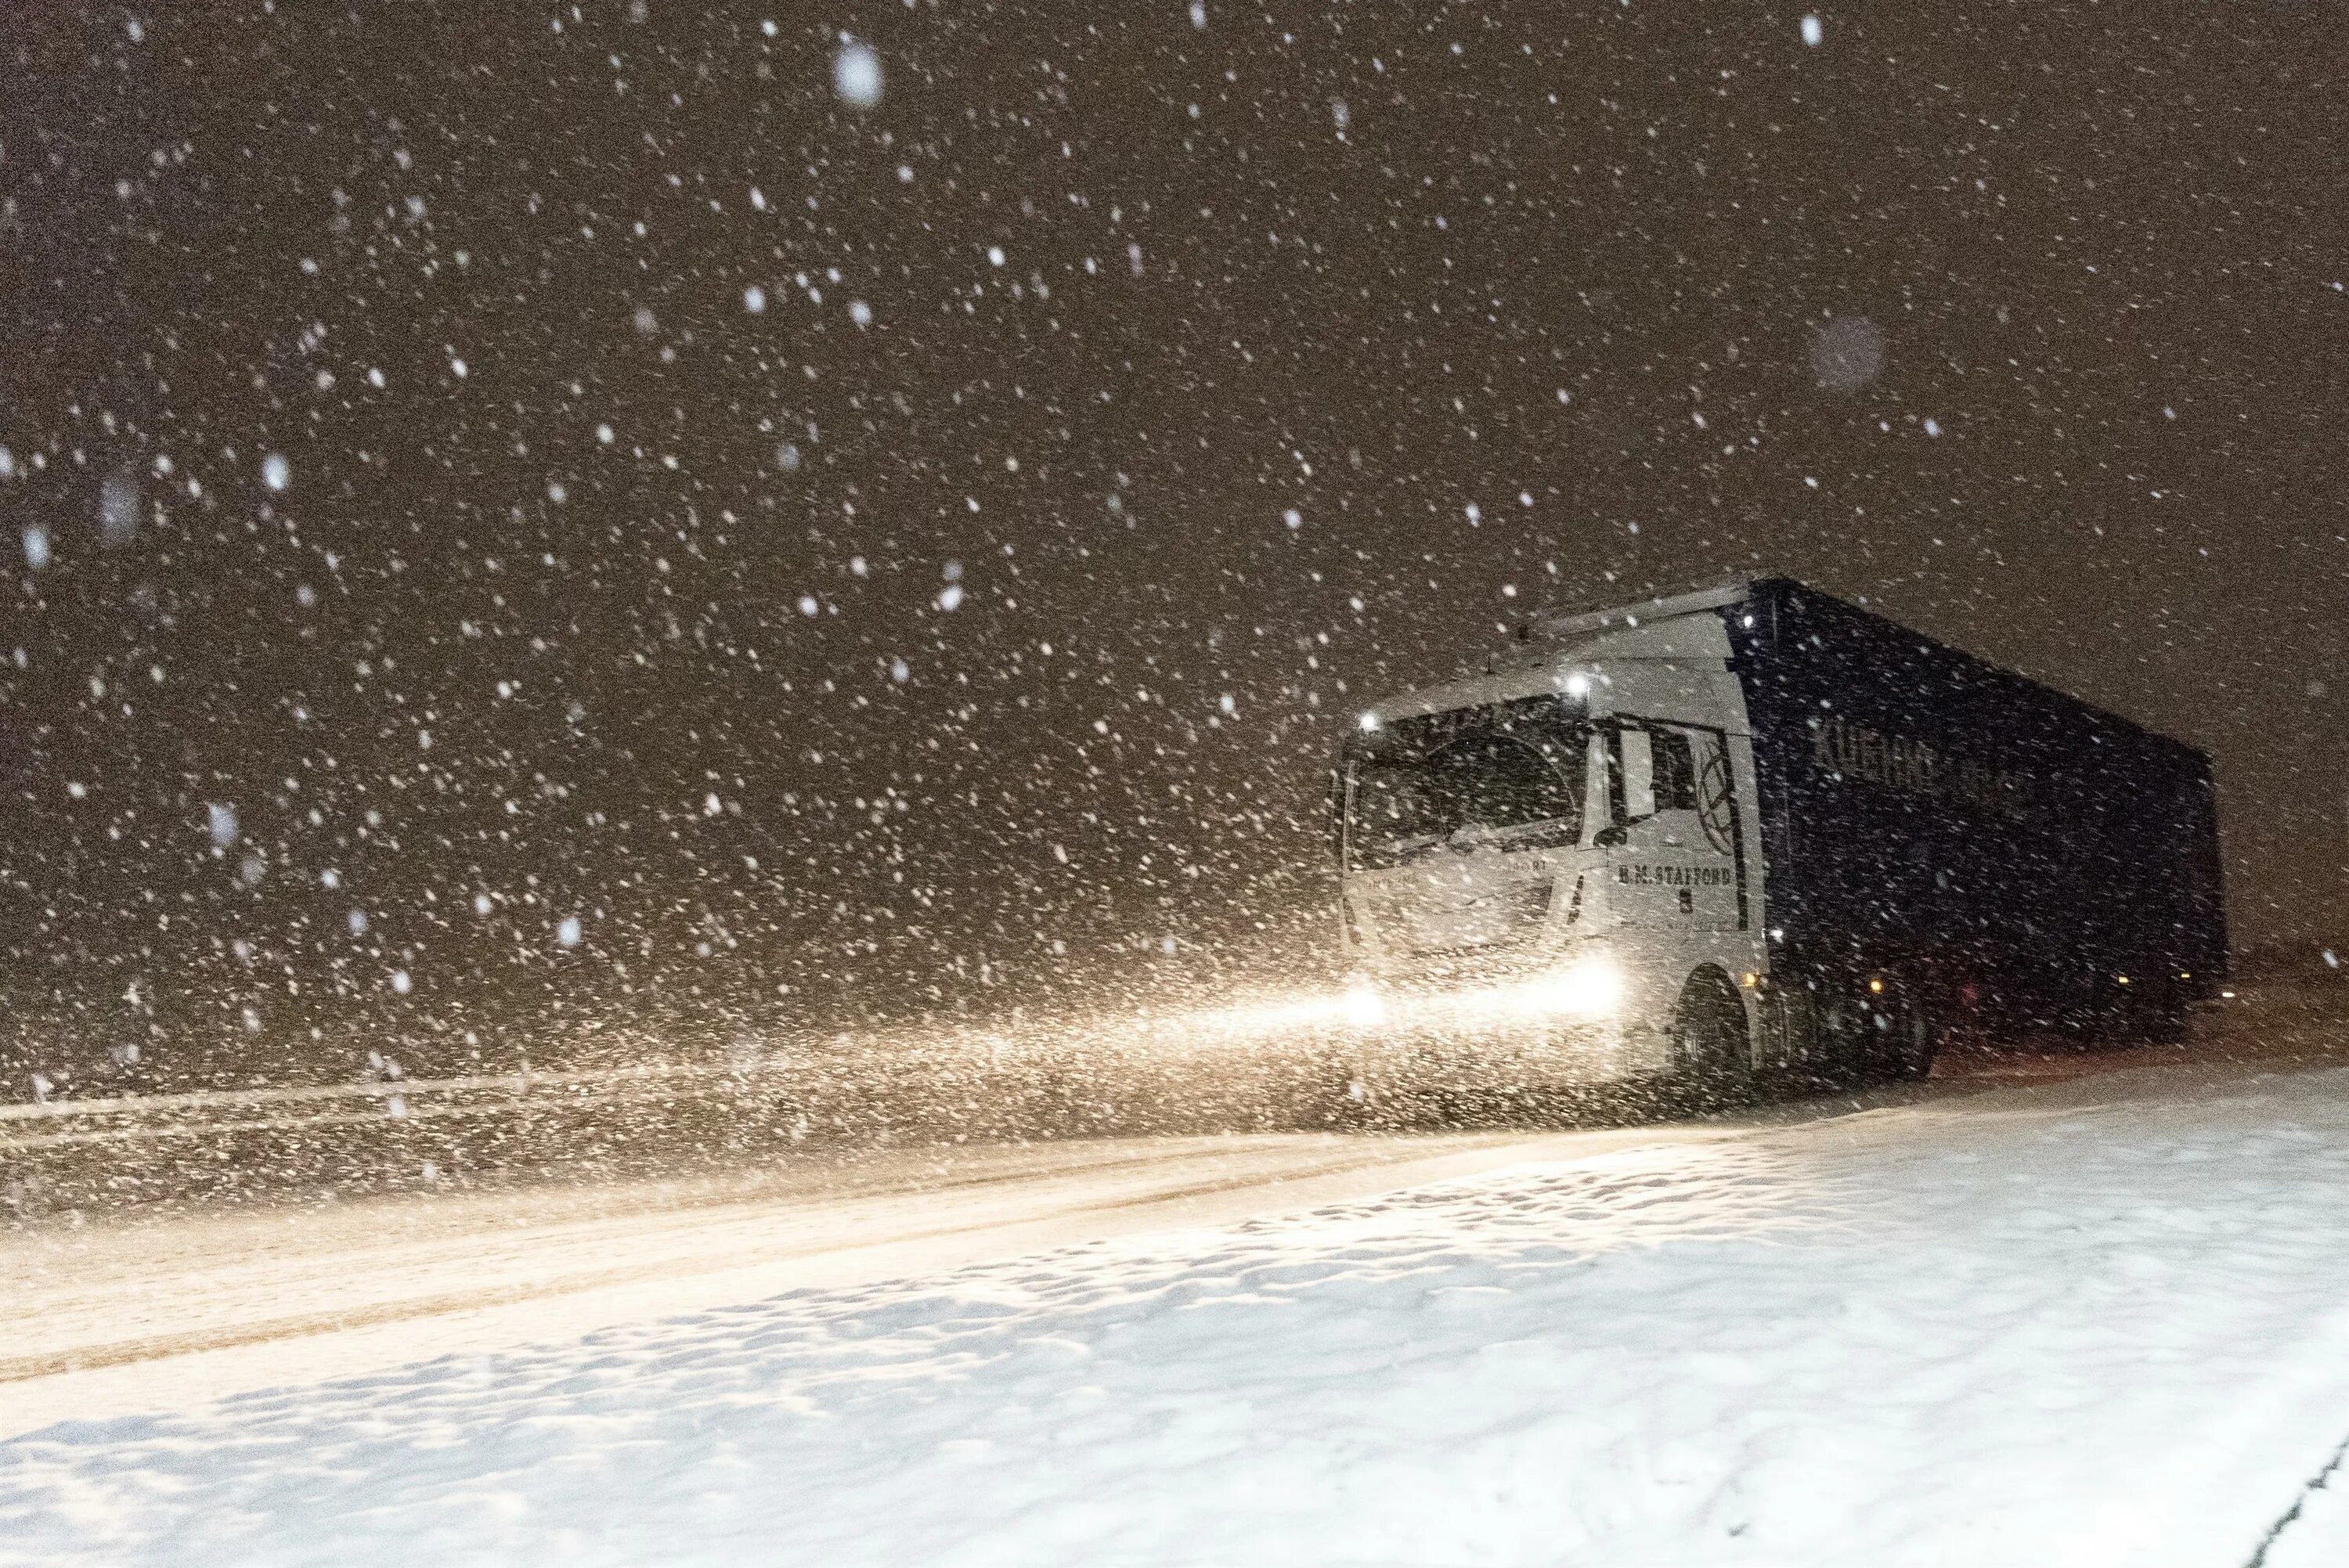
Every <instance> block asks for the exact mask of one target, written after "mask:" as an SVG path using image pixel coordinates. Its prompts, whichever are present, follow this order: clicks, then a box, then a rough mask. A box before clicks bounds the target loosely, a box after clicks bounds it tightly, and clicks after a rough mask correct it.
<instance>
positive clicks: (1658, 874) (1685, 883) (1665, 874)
mask: <svg viewBox="0 0 2349 1568" xmlns="http://www.w3.org/2000/svg"><path fill="white" fill-rule="evenodd" d="M1736 874H1737V873H1736V872H1733V871H1731V870H1730V869H1729V868H1728V867H1727V866H1675V865H1654V864H1650V865H1619V866H1617V867H1616V868H1615V880H1616V881H1617V882H1621V883H1626V884H1628V885H1630V886H1632V887H1727V886H1728V885H1729V884H1730V883H1731V882H1733V880H1735V878H1736Z"/></svg>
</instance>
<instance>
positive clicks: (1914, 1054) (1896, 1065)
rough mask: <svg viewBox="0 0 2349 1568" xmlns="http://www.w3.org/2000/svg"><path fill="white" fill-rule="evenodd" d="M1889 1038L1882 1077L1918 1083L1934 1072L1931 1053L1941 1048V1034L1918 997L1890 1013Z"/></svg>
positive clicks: (1924, 1004) (1928, 1008)
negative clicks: (1883, 1075)
mask: <svg viewBox="0 0 2349 1568" xmlns="http://www.w3.org/2000/svg"><path fill="white" fill-rule="evenodd" d="M1888 1033H1889V1036H1890V1038H1889V1039H1887V1040H1886V1041H1885V1042H1884V1045H1885V1051H1884V1063H1885V1076H1886V1077H1887V1078H1890V1079H1891V1080H1892V1081H1893V1082H1895V1083H1921V1082H1923V1081H1924V1079H1925V1078H1926V1077H1927V1076H1928V1075H1930V1073H1931V1072H1932V1070H1933V1054H1934V1053H1935V1052H1936V1051H1938V1050H1939V1049H1940V1045H1941V1032H1940V1028H1939V1027H1938V1026H1936V1025H1935V1024H1934V1021H1933V1010H1932V1008H1931V1006H1929V1005H1928V1004H1927V1003H1926V1001H1925V999H1924V998H1923V997H1921V996H1909V997H1907V998H1905V999H1904V1000H1903V1001H1902V1003H1901V1005H1900V1006H1899V1007H1898V1008H1897V1009H1896V1010H1895V1011H1894V1012H1893V1014H1892V1027H1891V1029H1890V1030H1889V1031H1888Z"/></svg>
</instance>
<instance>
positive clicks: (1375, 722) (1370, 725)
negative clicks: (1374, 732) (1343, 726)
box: [1359, 713, 1379, 730]
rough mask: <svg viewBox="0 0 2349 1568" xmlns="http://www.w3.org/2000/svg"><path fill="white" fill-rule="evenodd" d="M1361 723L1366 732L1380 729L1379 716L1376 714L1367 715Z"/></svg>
mask: <svg viewBox="0 0 2349 1568" xmlns="http://www.w3.org/2000/svg"><path fill="white" fill-rule="evenodd" d="M1359 722H1360V723H1361V727H1363V729H1365V730H1371V729H1376V728H1377V727H1379V716H1378V715H1377V714H1375V713H1366V714H1364V715H1362V717H1361V719H1360V721H1359Z"/></svg>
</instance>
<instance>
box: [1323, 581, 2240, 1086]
mask: <svg viewBox="0 0 2349 1568" xmlns="http://www.w3.org/2000/svg"><path fill="white" fill-rule="evenodd" d="M1333 805H1334V810H1333V818H1334V830H1335V838H1336V841H1337V851H1338V860H1339V865H1340V893H1339V903H1340V926H1341V941H1342V942H1343V944H1344V946H1345V950H1346V957H1347V961H1348V965H1349V968H1350V971H1351V972H1352V973H1353V974H1354V975H1356V976H1357V979H1356V981H1355V986H1356V989H1355V992H1354V997H1355V1005H1356V1006H1357V1007H1358V1008H1359V1009H1360V1010H1361V1014H1362V1016H1363V1017H1364V1019H1365V1020H1382V1021H1386V1022H1389V1023H1393V1022H1398V1021H1400V1020H1403V1019H1415V1020H1417V1021H1419V1022H1420V1023H1423V1024H1430V1025H1433V1026H1435V1028H1436V1031H1437V1032H1439V1033H1441V1032H1444V1031H1446V1030H1451V1031H1454V1032H1456V1031H1458V1030H1459V1029H1462V1028H1467V1027H1470V1026H1475V1027H1485V1026H1490V1027H1494V1028H1499V1029H1504V1030H1506V1031H1507V1032H1508V1033H1510V1034H1511V1035H1512V1036H1513V1037H1516V1038H1517V1039H1518V1040H1519V1041H1520V1042H1521V1044H1522V1043H1523V1042H1526V1041H1530V1042H1531V1044H1530V1045H1529V1046H1525V1047H1524V1048H1523V1049H1521V1050H1520V1052H1519V1054H1518V1055H1517V1057H1516V1060H1517V1062H1518V1064H1519V1068H1518V1070H1519V1071H1520V1072H1527V1071H1529V1072H1531V1073H1533V1074H1534V1075H1535V1076H1537V1077H1544V1078H1555V1079H1556V1080H1557V1081H1558V1082H1560V1083H1569V1084H1605V1083H1609V1082H1611V1081H1619V1080H1647V1079H1657V1078H1666V1079H1682V1080H1687V1081H1688V1082H1691V1083H1693V1084H1698V1085H1702V1086H1705V1087H1706V1088H1708V1089H1710V1090H1713V1091H1723V1092H1744V1091H1747V1090H1750V1089H1752V1088H1754V1087H1755V1086H1757V1085H1759V1084H1761V1083H1764V1082H1766V1081H1769V1080H1771V1079H1772V1078H1780V1079H1787V1078H1791V1079H1800V1080H1811V1081H1816V1082H1832V1083H1849V1082H1853V1081H1859V1080H1866V1079H1869V1078H1921V1077H1923V1076H1925V1075H1926V1074H1927V1073H1928V1072H1929V1071H1930V1068H1931V1065H1932V1062H1933V1057H1934V1053H1935V1051H1936V1049H1937V1048H1938V1047H1940V1044H1941V1043H1942V1042H1943V1041H1944V1040H1945V1039H1948V1038H1950V1037H1952V1036H1953V1034H1954V1033H1956V1032H1958V1031H1963V1032H1964V1033H1965V1034H1966V1035H1968V1036H1970V1037H1977V1038H1982V1039H1984V1040H1991V1041H1995V1040H1999V1039H2012V1038H2014V1037H2018V1036H2023V1035H2026V1034H2033V1033H2036V1032H2040V1031H2055V1030H2061V1031H2068V1032H2073V1033H2075V1034H2083V1035H2088V1036H2095V1035H2099V1034H2106V1035H2109V1034H2113V1033H2127V1034H2136V1035H2141V1036H2151V1037H2159V1036H2162V1035H2165V1034H2168V1033H2169V1032H2171V1031H2174V1030H2175V1029H2176V1028H2177V1026H2178V1024H2179V1022H2180V1020H2181V1018H2182V1017H2183V1016H2184V1014H2185V1010H2186V1009H2187V1007H2188V1006H2189V1004H2191V1003H2192V1002H2194V1001H2196V1000H2198V999H2201V998H2205V997H2208V996H2209V995H2213V994H2214V992H2215V991H2216V989H2217V987H2218V986H2219V985H2220V983H2221V981H2222V980H2223V979H2224V976H2225V970H2226V963H2227V936H2226V912H2225V905H2224V902H2223V890H2222V887H2221V882H2220V856H2219V841H2218V826H2217V818H2216V814H2215V809H2214V806H2215V803H2214V799H2213V795H2212V789H2211V775H2210V765H2209V758H2207V757H2205V756H2204V755H2202V754H2201V753H2199V752H2198V751H2196V750H2194V749H2193V748H2189V747H2188V746H2185V745H2182V744H2180V743H2179V742H2178V741H2175V740H2171V739H2168V738H2164V737H2162V736H2159V735H2156V734H2154V733H2152V732H2150V731H2148V730H2147V729H2145V728H2142V727H2139V726H2137V725H2136V724H2133V723H2130V722H2129V721H2128V720H2127V719H2124V718H2121V717H2116V716H2115V715H2113V714H2111V713H2107V712H2106V711H2104V710H2102V709H2100V708H2097V707H2094V706H2092V705H2090V704H2088V703H2085V702H2083V701H2080V700H2079V699H2077V698H2075V697H2072V696H2066V695H2065V694H2064V693H2062V692H2059V691H2056V690H2054V689H2052V688H2050V687H2048V686H2043V685H2041V684H2039V683H2038V682H2035V681H2033V680H2030V679H2027V678H2025V677H2024V676H2021V675H2018V674H2016V673H2014V672H2013V671H2010V670H2006V669H2002V668H2000V667H1998V666H1996V665H1992V664H1989V663H1987V662H1985V661H1983V660H1982V659H1979V658H1976V657H1973V656H1971V655H1968V654H1965V653H1962V652H1961V651H1959V650H1958V649H1955V648H1952V647H1950V646H1947V645H1943V644H1940V643H1938V642H1935V641H1934V640H1932V639H1931V638H1930V637H1926V636H1924V635H1921V634H1919V633H1917V632H1915V631H1912V630H1910V629H1909V628H1908V627H1906V626H1902V625H1900V624H1897V623H1895V622H1893V621H1890V620H1888V619H1886V618H1885V617H1883V616H1881V615H1879V614H1873V613H1871V612H1870V611H1868V610H1867V609H1864V608H1861V607H1860V606H1858V605H1856V604H1852V603H1847V602H1846V601H1844V600H1842V599H1838V598H1837V597H1835V596H1833V595H1832V594H1829V593H1823V592H1821V591H1819V590H1818V589H1816V588H1813V587H1810V586H1807V585H1806V584H1804V583H1797V582H1794V581H1791V580H1788V579H1785V578H1763V579H1754V580H1748V581H1742V582H1737V583H1730V584H1727V585H1723V586H1718V587H1713V588H1709V589H1703V590H1699V591H1696V592H1692V593H1679V594H1674V595H1671V596H1666V597H1659V598H1651V599H1649V600H1646V601H1643V602H1640V603H1633V604H1628V605H1621V606H1618V607H1614V608H1609V609H1602V610H1591V611H1580V612H1566V613H1558V614H1547V615H1544V616H1539V617H1537V618H1535V619H1533V620H1531V621H1529V622H1527V623H1526V624H1524V625H1523V626H1522V627H1521V628H1520V629H1519V634H1518V641H1517V643H1516V645H1514V647H1513V649H1512V651H1511V653H1510V654H1509V655H1508V656H1506V657H1505V658H1502V659H1499V660H1496V661H1495V662H1494V663H1493V664H1492V665H1489V666H1488V667H1487V669H1486V670H1485V673H1483V674H1481V675H1478V676H1474V677H1472V678H1468V679H1464V680H1458V681H1454V682H1452V683H1449V684H1446V685H1442V686H1430V687H1427V688H1425V689H1423V690H1418V691H1412V692H1406V693H1403V694H1402V695H1400V696H1393V697H1390V698H1388V699H1386V700H1385V701H1382V702H1379V703H1376V704H1374V705H1373V706H1371V707H1368V708H1366V709H1364V710H1363V711H1362V712H1361V714H1360V715H1359V718H1358V721H1357V723H1356V725H1355V726H1354V727H1353V728H1352V729H1351V731H1350V735H1349V737H1348V739H1347V741H1346V744H1345V746H1344V748H1343V751H1342V753H1341V755H1340V759H1339V766H1338V769H1337V778H1336V781H1335V790H1334V800H1333ZM1357 1092H1359V1089H1358V1091H1357Z"/></svg>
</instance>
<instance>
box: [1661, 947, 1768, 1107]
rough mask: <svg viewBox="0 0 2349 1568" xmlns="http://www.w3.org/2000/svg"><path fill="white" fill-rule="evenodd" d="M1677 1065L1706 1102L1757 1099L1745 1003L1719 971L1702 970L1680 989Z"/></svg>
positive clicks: (1675, 1040)
mask: <svg viewBox="0 0 2349 1568" xmlns="http://www.w3.org/2000/svg"><path fill="white" fill-rule="evenodd" d="M1672 1065H1673V1068H1674V1069H1675V1072H1676V1075H1677V1077H1678V1078H1679V1080H1680V1082H1681V1083H1682V1085H1683V1086H1685V1087H1686V1088H1689V1089H1690V1090H1692V1092H1693V1094H1694V1096H1695V1099H1696V1100H1697V1103H1698V1104H1699V1105H1701V1106H1707V1107H1710V1106H1717V1105H1738V1104H1743V1103H1744V1101H1746V1100H1748V1099H1752V1098H1753V1094H1754V1052H1753V1048H1752V1041H1751V1039H1750V1037H1748V1035H1747V1032H1746V1026H1745V1004H1744V1000H1743V999H1741V998H1740V997H1739V996H1738V995H1737V988H1736V987H1735V986H1734V985H1731V984H1730V982H1729V976H1728V975H1723V973H1722V972H1721V971H1720V970H1718V969H1713V968H1710V967H1708V968H1703V969H1700V970H1698V971H1697V972H1696V973H1695V974H1693V975H1690V976H1689V978H1688V984H1687V985H1683V986H1682V987H1681V999H1680V1005H1679V1006H1676V1007H1674V1008H1673V1009H1672Z"/></svg>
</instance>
